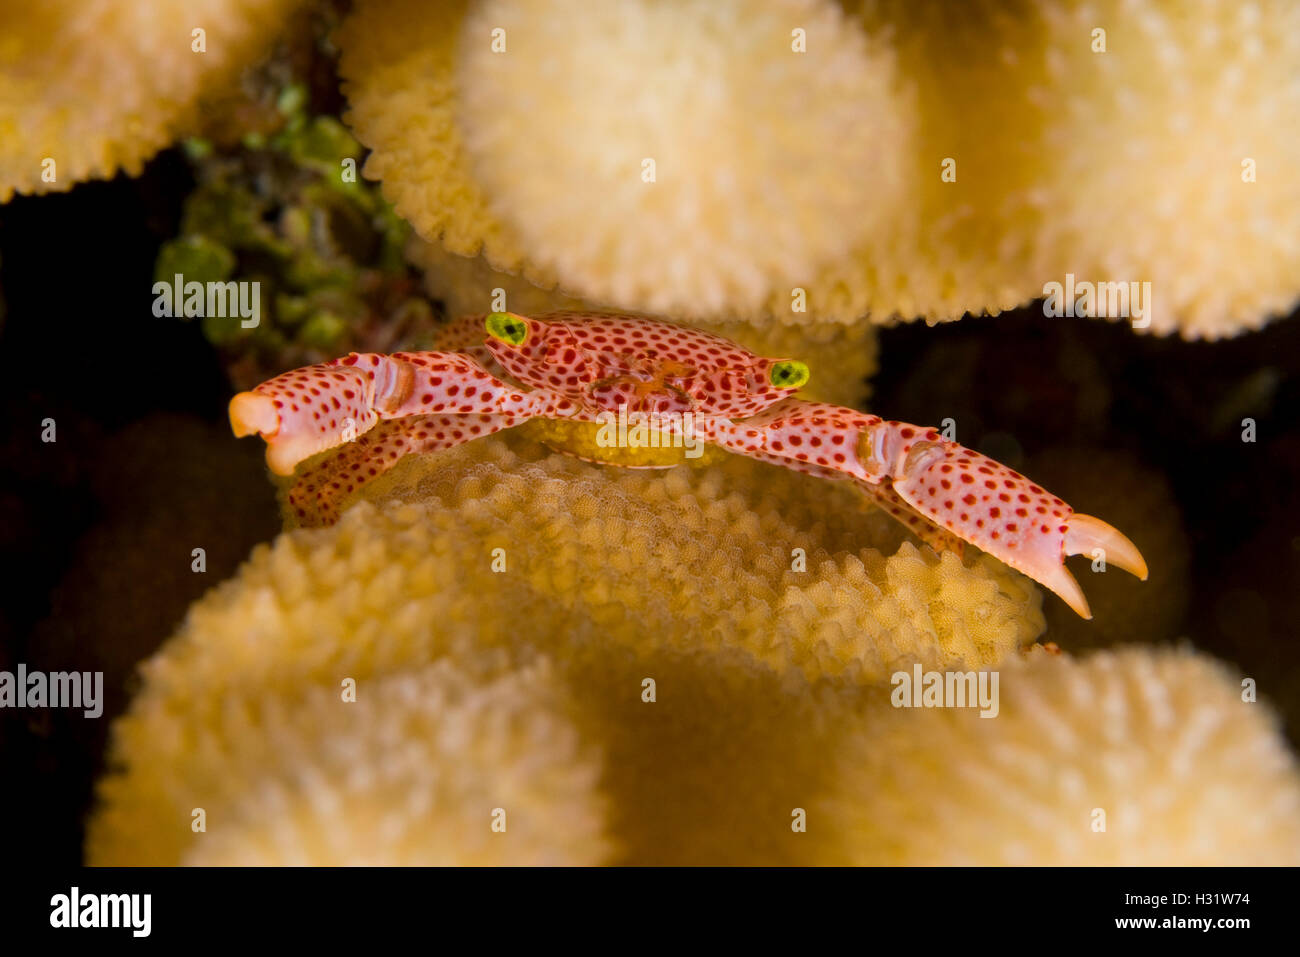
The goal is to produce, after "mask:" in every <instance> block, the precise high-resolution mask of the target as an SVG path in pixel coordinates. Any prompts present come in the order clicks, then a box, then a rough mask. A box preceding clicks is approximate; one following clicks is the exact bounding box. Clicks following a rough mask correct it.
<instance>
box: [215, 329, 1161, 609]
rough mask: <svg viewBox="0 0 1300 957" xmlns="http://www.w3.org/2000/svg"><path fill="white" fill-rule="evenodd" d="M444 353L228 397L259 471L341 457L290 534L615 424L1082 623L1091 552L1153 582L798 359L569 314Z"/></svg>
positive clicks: (480, 334) (1000, 472) (1106, 540)
mask: <svg viewBox="0 0 1300 957" xmlns="http://www.w3.org/2000/svg"><path fill="white" fill-rule="evenodd" d="M442 344H444V345H445V347H446V351H437V352H395V353H392V354H388V355H381V354H377V353H367V354H360V353H355V352H354V353H351V354H350V355H348V356H345V357H343V358H339V359H334V360H331V361H329V362H323V363H320V364H318V365H312V366H307V367H305V368H301V369H295V370H292V371H290V372H286V373H284V374H283V375H279V376H276V377H275V378H273V379H270V380H268V381H266V382H264V383H262V384H261V385H259V386H257V387H256V388H255V389H253V390H252V391H251V392H241V393H239V394H238V395H236V396H235V397H234V398H233V399H232V400H231V402H230V423H231V426H232V428H233V430H234V433H235V435H236V436H245V435H252V434H254V433H256V434H258V435H260V436H261V437H262V438H263V439H265V440H266V443H267V450H266V459H267V464H268V465H269V466H270V468H271V470H272V471H273V472H275V473H276V474H278V475H282V476H290V475H293V474H294V473H295V470H296V469H297V467H298V466H299V465H300V464H301V463H303V462H304V461H305V460H307V459H310V458H313V457H314V456H317V455H319V453H322V452H324V451H326V450H329V449H334V448H337V447H339V446H343V448H342V450H341V451H339V452H338V453H336V454H334V455H332V456H329V457H325V458H324V459H323V460H322V461H319V462H314V463H312V464H310V465H309V466H308V467H307V468H306V469H304V470H303V471H302V474H301V475H299V476H298V477H297V478H296V480H295V482H294V483H293V485H292V487H291V489H290V491H289V493H288V502H289V505H290V507H291V508H292V509H294V510H295V511H296V512H297V514H298V516H299V518H302V519H305V518H307V516H308V514H309V512H310V513H314V515H315V516H316V517H317V518H318V519H319V520H320V521H321V522H323V523H326V524H328V523H331V522H333V521H335V520H337V518H338V510H339V506H340V504H341V503H343V502H344V501H345V500H346V499H347V498H348V497H349V496H350V495H351V494H352V493H353V492H355V491H356V490H357V489H358V488H360V487H361V486H362V485H364V484H365V483H367V482H369V481H371V480H373V479H374V478H376V477H377V476H378V475H380V474H381V473H383V472H384V471H386V470H387V469H389V468H391V467H392V466H393V465H395V464H396V463H397V461H398V460H399V459H400V458H401V457H402V456H405V455H407V454H410V453H414V452H433V451H436V450H439V449H445V448H450V447H452V446H455V445H459V444H461V443H463V442H469V441H472V440H474V439H477V438H482V437H483V436H486V435H489V434H491V433H493V432H498V431H500V430H502V429H508V428H511V427H513V426H516V425H520V424H522V423H524V422H526V421H529V420H532V419H539V418H541V419H550V420H556V421H567V422H578V423H606V424H608V423H609V422H610V421H611V419H612V417H614V416H618V415H621V416H624V417H628V416H630V417H632V418H633V419H634V420H636V421H641V422H645V421H649V422H651V423H652V424H653V426H654V427H655V428H657V429H658V430H659V432H660V433H661V434H662V435H663V436H664V441H665V443H668V444H671V441H675V442H676V443H677V444H678V445H681V444H682V440H683V439H693V440H695V441H697V442H699V441H702V442H707V443H711V444H713V445H716V446H720V447H721V448H723V449H726V450H728V451H731V452H735V453H738V454H740V455H747V456H750V457H752V458H755V459H759V460H761V461H764V462H770V463H772V464H775V465H781V466H784V467H786V468H789V469H794V470H796V471H798V472H803V473H806V474H808V475H813V476H817V477H819V478H825V479H835V480H842V481H850V482H853V483H855V484H856V485H857V486H858V487H860V488H861V489H862V490H863V491H864V492H866V493H867V494H868V495H869V496H870V497H871V498H872V499H873V500H874V501H875V502H876V503H877V504H878V505H880V506H881V507H882V508H883V509H885V510H886V511H887V512H888V513H889V514H890V515H892V516H894V517H895V518H897V519H898V520H899V521H901V522H903V523H904V524H905V525H906V526H907V527H908V528H909V529H910V530H911V531H912V532H913V533H915V534H916V535H917V537H918V538H920V539H921V540H922V541H923V542H925V543H926V544H929V545H930V546H931V547H933V548H934V549H936V550H943V549H950V550H955V551H957V552H958V553H959V554H960V553H961V551H962V549H963V546H964V544H966V543H970V544H972V545H975V546H977V547H978V548H980V549H982V550H983V551H985V552H987V553H989V554H991V555H993V556H994V557H995V558H997V559H999V560H1000V561H1002V562H1005V563H1006V564H1007V565H1009V566H1011V567H1012V568H1014V569H1016V570H1017V571H1019V572H1022V573H1023V574H1025V575H1028V576H1029V577H1030V578H1032V579H1034V580H1035V581H1037V582H1039V583H1040V584H1042V585H1043V586H1045V587H1046V588H1049V589H1050V590H1051V591H1053V592H1055V593H1056V594H1057V595H1058V596H1060V598H1061V599H1062V600H1064V601H1065V602H1066V604H1068V605H1069V606H1070V607H1071V608H1072V609H1073V610H1074V611H1075V612H1077V613H1078V614H1079V615H1080V616H1082V617H1084V618H1090V617H1091V613H1090V612H1089V609H1088V602H1087V599H1086V598H1085V597H1084V594H1083V590H1082V589H1081V588H1080V587H1079V584H1078V582H1077V581H1076V580H1075V578H1074V576H1073V575H1072V574H1071V573H1070V571H1069V569H1068V568H1067V567H1066V566H1065V558H1066V557H1067V556H1070V555H1079V554H1087V555H1090V556H1092V557H1094V558H1096V557H1098V554H1099V553H1098V552H1097V550H1098V549H1100V550H1101V552H1100V555H1102V556H1104V558H1105V560H1106V561H1108V562H1110V563H1112V564H1114V565H1117V566H1119V567H1120V568H1123V569H1125V570H1126V571H1129V572H1131V573H1132V574H1134V575H1137V576H1138V577H1139V578H1142V579H1145V578H1146V577H1147V567H1146V562H1145V561H1144V560H1143V558H1142V555H1141V553H1140V552H1139V551H1138V549H1137V548H1136V546H1134V545H1133V543H1132V542H1131V541H1129V540H1128V538H1126V537H1125V536H1124V535H1123V534H1122V533H1121V532H1120V531H1119V530H1118V529H1116V528H1114V527H1112V526H1111V525H1108V524H1107V523H1106V522H1103V521H1102V520H1101V519H1098V518H1094V517H1092V516H1090V515H1083V514H1081V513H1078V512H1075V511H1074V510H1073V509H1071V508H1070V506H1069V505H1067V504H1066V503H1065V502H1063V501H1062V500H1061V499H1060V498H1058V497H1056V496H1055V495H1053V494H1051V493H1050V492H1048V491H1046V490H1044V489H1043V488H1041V487H1040V486H1038V485H1035V484H1034V483H1033V482H1031V481H1030V480H1029V479H1027V478H1025V477H1024V476H1023V475H1020V474H1019V473H1017V472H1014V471H1012V470H1011V469H1009V468H1007V467H1006V466H1004V465H1001V464H999V463H998V462H996V461H994V460H993V459H990V458H988V457H987V456H985V455H982V454H980V453H979V452H975V451H973V450H972V449H969V448H966V447H964V446H961V445H958V444H957V443H956V442H953V441H950V440H948V439H946V438H944V437H943V436H942V435H941V434H940V433H939V432H938V431H937V430H936V429H933V428H925V427H922V426H917V425H909V424H908V423H906V422H895V421H890V420H886V419H882V418H881V417H880V416H877V415H871V414H868V413H866V412H860V411H857V410H855V409H849V408H844V407H842V406H837V405H830V404H827V403H822V402H811V401H806V400H804V399H801V398H799V397H798V396H797V395H796V393H797V392H798V391H799V389H800V388H801V387H802V386H803V385H805V384H806V383H807V382H808V379H809V369H808V366H807V365H805V364H804V363H802V362H800V361H798V360H796V359H772V358H765V357H763V356H758V355H755V354H754V353H752V352H750V351H748V350H747V349H745V348H743V347H741V346H740V345H738V344H736V343H734V342H732V341H730V340H729V339H724V338H722V337H721V336H717V335H714V334H712V333H708V332H703V331H700V330H696V329H691V328H688V327H685V326H681V325H677V324H674V323H669V322H664V321H660V320H656V319H649V318H645V317H641V316H619V315H610V314H595V313H572V312H563V313H550V314H547V315H543V316H538V317H528V316H522V315H518V314H515V313H508V312H495V313H491V314H490V315H487V316H486V317H484V316H470V317H467V318H465V319H462V320H459V321H458V322H456V323H453V324H452V325H451V326H449V327H448V331H447V332H446V334H445V335H444V337H443V339H442ZM625 421H626V418H625ZM670 440H671V441H670ZM668 464H673V463H671V462H669V463H668ZM652 467H653V466H652Z"/></svg>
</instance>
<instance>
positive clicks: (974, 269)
mask: <svg viewBox="0 0 1300 957" xmlns="http://www.w3.org/2000/svg"><path fill="white" fill-rule="evenodd" d="M848 6H849V7H850V8H851V9H853V15H854V16H855V18H856V19H857V20H858V21H859V22H860V23H861V24H862V25H863V27H864V28H865V30H866V32H867V34H868V35H869V36H871V37H875V38H879V40H880V41H881V42H883V43H885V44H887V46H888V48H889V49H890V50H891V51H892V53H893V55H894V57H895V58H896V61H897V69H896V70H895V73H894V77H893V85H892V87H891V88H890V89H889V90H888V91H887V92H886V93H885V94H884V95H885V96H886V97H887V98H888V99H889V100H891V101H893V102H896V103H899V104H901V106H902V108H903V109H905V110H906V111H907V114H908V116H909V117H911V118H912V123H913V126H914V128H913V129H912V130H911V135H910V136H908V137H906V138H904V139H901V140H900V141H898V142H897V143H895V144H893V147H894V149H896V150H898V151H900V153H901V154H902V155H903V156H904V157H905V159H904V161H903V162H902V163H901V164H900V168H901V170H902V177H903V178H902V181H901V182H900V183H899V185H898V188H899V189H900V190H901V192H902V194H903V195H905V196H906V205H905V206H904V207H902V212H901V214H899V215H897V216H895V217H894V218H892V219H891V221H890V222H889V224H888V226H887V227H886V228H885V229H882V230H877V231H875V232H873V233H871V234H870V235H868V236H867V237H865V239H864V241H863V242H861V243H860V244H859V245H858V246H857V248H856V249H855V251H854V253H853V255H852V257H851V258H850V259H849V260H848V261H847V262H840V263H832V264H830V265H829V266H827V267H826V268H824V269H823V270H821V271H820V273H819V274H818V275H816V276H809V277H807V281H806V282H804V283H802V285H804V286H806V287H807V296H808V308H809V312H810V314H811V315H812V316H814V317H815V318H818V319H833V320H836V321H840V322H847V321H851V320H854V319H857V318H858V317H861V316H863V315H867V314H870V315H871V316H872V318H873V319H874V320H875V321H877V322H881V321H885V320H887V319H890V318H894V317H898V318H902V319H911V318H914V317H924V318H926V319H928V320H931V321H934V320H944V319H959V318H961V316H962V315H963V313H967V312H971V313H976V314H979V313H983V312H991V313H994V314H996V313H998V312H1000V311H1002V310H1005V309H1011V308H1015V307H1016V306H1019V305H1022V304H1023V303H1025V302H1028V301H1029V300H1031V299H1033V298H1034V297H1036V296H1038V295H1040V294H1041V290H1042V280H1041V279H1036V278H1035V277H1034V275H1033V274H1032V273H1030V272H1029V271H1028V270H1026V269H1025V262H1026V260H1027V258H1028V254H1029V244H1030V243H1031V242H1032V241H1033V239H1034V235H1033V232H1032V230H1028V231H1026V230H1012V229H1009V228H1008V226H1007V224H1008V223H1009V222H1015V223H1018V221H1019V220H1020V219H1021V218H1023V203H1024V199H1023V197H1021V196H1020V195H1019V193H1018V190H1019V189H1020V188H1021V187H1022V186H1023V184H1024V183H1025V182H1026V179H1027V178H1028V177H1029V176H1030V175H1031V171H1032V169H1033V168H1034V164H1035V162H1036V157H1035V156H1034V151H1033V150H1032V148H1026V147H1025V145H1024V143H1023V142H1022V140H1021V138H1020V136H1021V135H1023V134H1024V130H1023V128H1024V126H1025V115H1026V112H1027V111H1026V109H1025V107H1024V105H1023V103H1022V102H1021V92H1022V91H1021V90H1020V89H1019V88H1018V87H1017V85H1016V74H1015V73H1014V72H1013V71H1012V70H1011V67H1010V64H1012V63H1018V62H1029V63H1033V62H1036V61H1037V58H1038V57H1040V56H1041V51H1040V50H1038V49H1037V48H1036V45H1035V37H1034V34H1033V31H1032V29H1031V28H1030V27H1027V26H1024V24H1025V22H1026V20H1029V21H1032V17H1031V16H1030V15H1029V14H1028V13H1027V12H1026V11H1025V10H1024V9H1023V7H1024V4H1018V5H1017V6H1018V7H1020V8H1021V9H1016V10H1008V9H1006V4H1005V3H1002V4H997V3H994V4H986V3H970V4H959V5H954V4H952V3H946V2H936V0H919V2H916V0H866V2H861V3H850V4H848ZM767 311H768V313H769V314H770V315H771V316H772V317H773V318H775V319H777V320H778V321H781V322H786V323H800V322H803V321H804V320H805V318H806V317H804V316H801V315H799V314H795V313H792V312H791V311H790V302H789V296H788V294H785V295H783V294H782V292H781V291H779V290H778V291H777V292H776V293H775V294H774V295H773V296H772V297H771V300H770V301H769V303H768V305H767Z"/></svg>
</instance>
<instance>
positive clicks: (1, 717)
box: [0, 152, 1300, 864]
mask: <svg viewBox="0 0 1300 957" xmlns="http://www.w3.org/2000/svg"><path fill="white" fill-rule="evenodd" d="M192 185H193V181H192V178H191V175H190V172H189V167H188V165H187V164H186V162H185V160H184V159H183V158H182V157H181V156H180V155H179V154H178V153H176V152H169V153H165V154H162V155H161V156H159V157H158V158H157V159H156V160H155V161H154V162H153V163H151V164H150V166H149V167H148V169H147V171H146V173H145V175H144V176H143V177H141V178H140V179H138V180H127V179H121V178H119V179H118V180H115V181H113V182H109V183H90V184H83V185H80V186H78V187H76V189H74V190H73V191H72V192H71V193H68V194H57V195H51V196H45V197H36V198H17V199H15V200H13V201H12V202H11V203H9V204H7V205H5V206H0V292H2V294H3V299H4V302H5V306H6V308H7V314H6V316H5V318H4V320H3V327H2V328H0V409H2V410H3V412H2V415H0V459H2V461H3V468H2V469H0V561H2V562H3V577H2V578H0V596H2V600H0V669H4V670H10V671H12V670H14V668H15V667H16V665H17V664H18V663H19V662H25V663H26V664H27V666H28V667H29V668H32V669H43V670H62V669H76V670H83V671H84V670H102V671H104V678H105V688H104V696H105V699H106V701H105V711H104V715H103V716H102V717H101V718H100V719H99V720H97V721H91V720H86V719H84V718H83V717H82V716H81V713H80V712H79V711H63V710H55V709H42V710H41V711H39V712H27V711H22V710H17V709H15V710H6V711H3V712H0V760H3V767H4V774H3V777H2V779H0V780H3V783H4V785H5V786H4V787H3V788H0V794H3V797H2V798H0V801H2V802H3V807H2V811H3V820H4V821H5V823H6V828H5V830H6V836H5V839H4V842H3V844H4V848H5V850H4V852H3V853H2V854H0V857H8V856H10V855H13V857H12V858H11V859H13V860H33V859H34V860H40V861H44V862H47V863H53V864H67V863H76V862H78V861H79V860H80V858H81V841H82V835H83V822H84V819H85V817H86V815H87V813H88V812H89V809H90V806H91V798H92V783H93V781H94V779H95V777H96V776H97V775H98V774H99V773H100V771H101V770H102V767H103V760H104V752H105V746H106V741H107V735H108V730H109V727H110V723H111V719H112V718H113V717H114V716H115V715H117V714H119V713H120V712H121V711H122V709H123V708H124V707H125V706H126V703H127V702H128V701H129V696H130V692H131V690H132V688H133V687H134V683H135V680H136V679H135V677H134V671H135V666H136V665H137V664H138V663H139V662H140V661H141V660H143V659H144V658H145V657H147V656H148V655H149V654H150V653H151V652H152V651H153V650H154V649H156V648H157V647H158V645H160V644H161V643H162V642H163V641H164V640H165V639H166V638H167V636H168V635H169V634H171V633H172V632H173V631H174V629H175V628H176V626H177V625H178V623H179V622H180V620H181V619H182V617H183V615H184V612H185V609H186V607H187V606H188V605H189V604H190V603H191V602H192V601H193V600H194V599H195V598H197V597H198V596H199V595H201V594H202V593H203V592H204V591H206V590H207V589H208V588H210V587H212V586H214V585H216V584H217V583H219V582H220V581H222V580H223V579H225V578H227V577H229V575H230V574H231V573H232V572H233V571H234V570H235V568H236V567H237V565H238V564H239V562H241V561H242V560H243V559H244V557H245V556H246V555H247V553H248V551H249V549H251V548H252V547H253V545H255V544H256V543H258V542H260V541H265V540H267V539H269V538H271V537H272V536H273V535H274V534H275V533H276V531H277V530H278V521H277V516H276V510H275V507H274V501H273V494H272V490H271V486H270V484H269V483H268V482H267V481H266V478H265V474H264V468H263V465H262V458H261V449H260V443H254V442H251V441H245V442H238V441H236V440H235V439H234V438H233V437H232V436H231V435H230V432H229V428H228V426H227V424H226V420H225V405H226V402H227V401H228V399H229V397H230V395H231V389H230V387H229V385H228V384H227V382H226V380H225V376H224V374H223V372H222V367H221V365H220V363H219V361H218V358H217V356H216V354H215V353H214V352H213V350H212V349H211V348H210V347H209V346H208V344H207V342H206V341H205V340H204V338H203V336H202V334H201V333H200V330H199V328H198V326H197V324H193V323H185V322H182V321H179V320H172V319H157V318H155V317H154V316H153V314H152V312H151V304H152V301H153V296H152V291H151V285H152V273H153V262H154V257H155V255H156V252H157V249H158V245H159V243H160V242H161V241H163V240H164V239H167V238H169V237H171V236H173V235H174V234H175V232H176V228H177V223H178V220H179V215H180V206H181V202H182V200H183V199H184V197H185V195H186V193H187V192H188V191H189V190H190V188H191V187H192ZM1156 292H1157V295H1158V290H1157V291H1156ZM881 358H882V365H883V368H882V370H881V372H880V373H879V375H877V376H876V378H875V379H874V380H873V383H872V391H873V397H872V400H871V409H872V410H873V411H875V412H878V413H880V414H882V415H885V416H887V417H890V418H896V419H902V420H906V421H912V422H916V423H923V424H939V423H940V422H941V421H942V420H943V419H944V418H946V417H952V418H953V419H954V420H955V421H956V423H957V438H958V440H959V441H961V442H963V443H965V444H967V445H973V446H975V447H977V448H980V449H981V450H982V451H985V452H988V453H989V454H992V455H995V456H996V457H999V458H1001V459H1002V460H1003V461H1005V462H1006V463H1007V464H1008V465H1011V466H1012V467H1014V468H1018V469H1021V470H1022V471H1025V472H1026V473H1027V474H1029V475H1030V476H1031V477H1033V478H1035V480H1037V481H1041V482H1042V483H1043V484H1045V485H1047V486H1048V487H1050V488H1052V490H1053V491H1055V492H1057V493H1058V494H1061V495H1062V497H1064V498H1066V500H1067V501H1070V502H1071V504H1073V505H1074V506H1075V507H1076V508H1077V509H1079V510H1080V511H1085V512H1090V513H1093V514H1097V515H1098V516H1100V517H1102V518H1107V519H1108V520H1110V521H1112V522H1114V524H1116V525H1117V526H1119V527H1120V528H1122V529H1123V530H1124V531H1125V532H1127V533H1129V534H1130V536H1131V537H1132V538H1133V539H1134V540H1135V541H1136V542H1137V544H1138V545H1139V547H1141V548H1142V550H1143V551H1144V553H1146V555H1147V558H1148V561H1149V562H1150V563H1151V565H1152V579H1151V581H1149V582H1147V583H1145V584H1140V583H1137V582H1136V581H1132V580H1129V579H1128V576H1126V575H1124V573H1122V572H1118V571H1115V572H1114V573H1113V574H1111V573H1108V574H1107V575H1106V576H1093V575H1091V574H1090V573H1089V570H1088V564H1087V562H1086V561H1084V560H1083V559H1074V560H1072V562H1071V567H1072V568H1073V569H1074V571H1075V573H1076V575H1077V576H1078V577H1079V578H1080V581H1081V583H1082V584H1083V586H1084V589H1085V591H1086V592H1087V593H1088V595H1089V598H1090V599H1091V600H1092V601H1093V609H1094V612H1095V613H1096V619H1095V620H1094V621H1093V622H1090V623H1085V622H1081V621H1079V620H1077V619H1074V618H1073V617H1072V616H1071V614H1070V613H1069V611H1068V610H1065V609H1064V608H1063V606H1062V605H1061V603H1060V602H1058V601H1057V600H1056V599H1055V598H1054V597H1052V596H1050V595H1046V594H1045V598H1044V609H1045V611H1046V613H1047V615H1048V620H1049V628H1048V632H1047V634H1046V635H1045V636H1044V640H1053V641H1056V642H1058V643H1059V644H1060V645H1061V646H1062V647H1063V648H1065V649H1066V650H1069V651H1081V650H1086V649H1087V648H1088V647H1093V646H1100V645H1106V644H1111V643H1117V642H1123V641H1140V642H1144V643H1150V642H1168V641H1188V642H1190V643H1192V644H1194V645H1195V646H1197V647H1199V648H1202V649H1204V650H1206V651H1208V652H1210V653H1212V654H1214V655H1216V656H1218V657H1220V658H1222V659H1224V660H1225V661H1227V662H1230V663H1232V664H1233V665H1235V666H1237V667H1239V668H1240V669H1241V671H1242V673H1243V674H1246V675H1250V676H1252V677H1254V678H1256V679H1257V681H1258V682H1259V689H1260V693H1261V695H1262V696H1263V697H1265V698H1268V699H1270V700H1272V701H1273V703H1274V704H1275V705H1277V706H1278V708H1279V709H1280V710H1281V712H1282V713H1283V715H1284V717H1285V719H1286V721H1287V730H1288V733H1289V734H1290V736H1291V738H1292V741H1296V740H1297V739H1298V738H1300V652H1298V651H1297V647H1296V642H1295V628H1294V626H1293V622H1294V621H1295V619H1296V615H1297V614H1300V523H1298V522H1297V521H1296V514H1297V507H1298V506H1300V495H1298V494H1297V486H1298V480H1300V430H1298V429H1296V428H1295V425H1294V423H1295V422H1296V421H1297V416H1298V414H1300V322H1297V321H1296V319H1295V318H1292V319H1290V320H1289V321H1280V322H1276V323H1274V324H1273V325H1271V326H1269V327H1267V328H1266V329H1265V331H1263V332H1260V333H1254V334H1249V335H1245V336H1242V337H1239V338H1237V339H1234V340H1228V341H1223V342H1219V343H1186V342H1182V341H1179V340H1169V339H1154V338H1151V337H1146V336H1139V335H1135V334H1134V333H1133V332H1132V331H1131V330H1129V329H1128V328H1127V327H1126V326H1124V325H1122V324H1109V323H1104V322H1096V321H1085V320H1071V319H1047V318H1045V317H1044V316H1043V315H1042V310H1041V308H1040V307H1038V306H1036V305H1035V306H1032V307H1029V308H1026V309H1023V310H1018V311H1016V312H1014V313H1006V314H1004V315H1002V316H999V317H996V318H971V317H967V318H966V319H965V320H963V321H961V322H957V323H949V324H944V325H940V326H936V327H933V328H927V327H926V326H925V325H924V324H922V323H913V324H909V325H904V326H899V327H895V328H892V329H887V330H884V331H883V332H882V334H881ZM1247 416H1249V417H1252V418H1254V419H1255V420H1256V422H1257V433H1258V439H1257V441H1256V442H1255V443H1253V444H1248V443H1244V442H1243V441H1242V440H1241V431H1242V427H1241V420H1242V418H1244V417H1247ZM46 418H52V419H54V420H55V422H56V428H57V441H56V442H54V443H52V444H47V443H43V442H42V441H41V431H42V424H41V423H42V420H43V419H46ZM196 547H202V548H204V549H205V550H206V553H207V571H206V573H204V574H196V573H194V572H193V571H192V570H191V562H192V558H191V550H192V549H193V548H196ZM1157 576H1162V577H1160V578H1158V577H1157ZM29 854H30V855H34V856H33V857H30V858H29V857H27V856H26V855H29Z"/></svg>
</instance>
